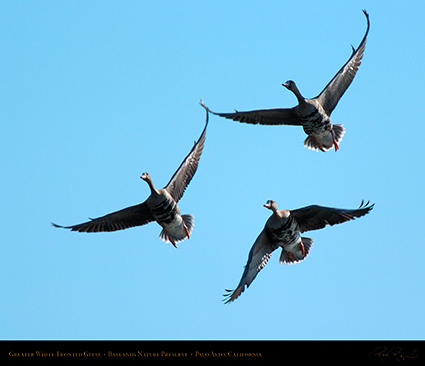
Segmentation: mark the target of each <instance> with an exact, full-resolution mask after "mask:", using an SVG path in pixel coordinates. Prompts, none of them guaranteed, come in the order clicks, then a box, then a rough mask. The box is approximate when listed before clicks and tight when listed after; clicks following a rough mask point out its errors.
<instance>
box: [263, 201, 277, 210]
mask: <svg viewBox="0 0 425 366" xmlns="http://www.w3.org/2000/svg"><path fill="white" fill-rule="evenodd" d="M264 207H265V208H268V209H269V210H272V211H273V212H276V211H277V204H276V202H275V201H273V200H268V201H267V202H266V203H265V204H264Z"/></svg>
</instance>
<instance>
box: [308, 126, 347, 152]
mask: <svg viewBox="0 0 425 366" xmlns="http://www.w3.org/2000/svg"><path fill="white" fill-rule="evenodd" d="M332 130H333V134H334V137H335V141H336V143H337V144H339V143H340V142H341V141H342V138H343V137H344V135H345V128H344V126H343V125H332ZM318 139H319V140H320V141H319V143H320V144H321V147H322V149H323V150H324V151H328V150H330V149H332V148H333V147H334V143H333V141H332V135H331V134H330V133H329V134H327V135H325V136H322V137H320V138H319V137H316V138H314V137H313V136H310V135H308V136H307V137H306V139H305V140H304V143H303V144H304V147H306V148H307V149H309V150H314V151H319V150H321V149H320V147H319V145H318V144H317V142H318Z"/></svg>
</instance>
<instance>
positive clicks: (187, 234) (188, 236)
mask: <svg viewBox="0 0 425 366" xmlns="http://www.w3.org/2000/svg"><path fill="white" fill-rule="evenodd" d="M183 228H184V231H185V233H186V236H187V238H188V239H190V234H189V229H188V228H187V226H186V224H185V223H184V222H183Z"/></svg>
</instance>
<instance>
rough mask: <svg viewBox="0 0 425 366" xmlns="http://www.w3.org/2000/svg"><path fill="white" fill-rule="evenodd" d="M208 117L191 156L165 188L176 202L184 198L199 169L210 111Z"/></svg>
mask: <svg viewBox="0 0 425 366" xmlns="http://www.w3.org/2000/svg"><path fill="white" fill-rule="evenodd" d="M206 113H207V117H206V122H205V127H204V130H203V131H202V134H201V136H200V137H199V139H198V141H197V142H195V145H193V148H192V150H190V152H189V154H188V155H187V156H186V158H185V159H184V160H183V162H182V163H181V165H180V166H179V168H178V169H177V170H176V172H175V173H174V175H173V176H172V177H171V179H170V181H169V182H168V184H167V185H166V186H165V189H166V190H167V191H168V193H170V194H171V196H172V197H173V199H174V201H176V202H178V201H179V200H180V198H182V196H183V193H184V191H185V190H186V187H187V186H188V185H189V183H190V181H191V180H192V178H193V176H194V175H195V173H196V169H197V168H198V163H199V159H200V158H201V154H202V150H203V148H204V143H205V136H206V133H207V126H208V110H207V112H206Z"/></svg>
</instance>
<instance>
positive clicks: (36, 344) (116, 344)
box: [0, 340, 425, 365]
mask: <svg viewBox="0 0 425 366" xmlns="http://www.w3.org/2000/svg"><path fill="white" fill-rule="evenodd" d="M0 360H1V361H6V362H7V364H8V365H9V364H15V363H18V362H19V363H21V362H24V363H26V364H29V363H31V362H40V361H41V362H43V363H44V362H53V363H56V364H58V362H61V363H62V362H63V361H73V363H76V362H96V361H101V362H102V363H105V362H113V361H117V362H119V363H120V364H122V363H123V362H137V363H140V362H142V363H145V364H146V363H155V362H156V361H157V362H164V361H167V360H169V361H173V362H175V361H177V360H182V361H193V360H196V361H202V360H204V361H219V362H226V361H230V362H233V363H234V362H238V361H243V362H247V361H254V362H256V363H258V362H263V361H271V362H278V363H285V364H289V365H291V364H294V363H295V364H296V363H300V362H309V363H312V362H314V363H316V362H324V363H323V364H324V365H325V364H329V363H330V362H332V363H333V364H341V365H345V364H348V362H351V363H352V364H354V363H361V365H365V364H376V365H378V364H381V365H386V364H387V365H390V364H398V365H413V364H422V365H424V364H425V342H424V341H421V340H412V341H408V340H400V341H396V340H370V341H363V340H358V341H351V340H347V341H344V340H342V341H339V340H338V341H331V340H329V341H328V340H318V341H315V340H311V341H302V340H294V341H292V340H287V341H256V340H252V341H249V340H248V341H232V340H229V341H221V340H204V341H203V340H188V341H172V340H166V341H160V340H152V341H151V340H140V341H136V340H128V341H127V340H125V341H119V340H116V341H113V340H105V341H98V340H87V341H82V340H70V341H68V340H63V341H57V340H52V341H47V340H22V341H20V340H5V341H1V342H0Z"/></svg>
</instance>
